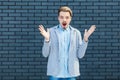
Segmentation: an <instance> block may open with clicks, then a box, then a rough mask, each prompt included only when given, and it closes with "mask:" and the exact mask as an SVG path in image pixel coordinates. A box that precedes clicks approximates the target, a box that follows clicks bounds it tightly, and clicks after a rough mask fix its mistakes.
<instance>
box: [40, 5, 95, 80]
mask: <svg viewBox="0 0 120 80" xmlns="http://www.w3.org/2000/svg"><path fill="white" fill-rule="evenodd" d="M72 15H73V14H72V10H71V9H70V8H69V7H67V6H63V7H60V9H59V10H58V21H59V24H58V25H56V26H54V27H52V28H50V29H47V31H45V29H44V27H43V26H42V25H40V26H39V30H40V33H41V34H42V36H43V37H44V45H43V48H42V54H43V56H44V57H48V64H47V75H48V76H49V79H50V80H76V77H77V76H79V75H80V71H79V60H78V59H80V58H82V57H84V55H85V51H86V49H87V45H88V38H89V36H90V35H91V34H92V33H93V32H94V30H95V28H96V27H95V25H92V26H91V27H90V29H89V30H85V33H84V37H83V40H82V37H81V33H80V31H79V30H77V29H76V28H74V27H72V26H71V25H70V22H71V19H72Z"/></svg>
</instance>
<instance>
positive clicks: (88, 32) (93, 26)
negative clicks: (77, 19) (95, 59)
mask: <svg viewBox="0 0 120 80" xmlns="http://www.w3.org/2000/svg"><path fill="white" fill-rule="evenodd" d="M95 29H96V26H95V25H92V26H91V27H90V29H89V30H87V29H85V33H84V40H85V41H88V38H89V36H90V35H91V34H92V33H93V32H94V31H95Z"/></svg>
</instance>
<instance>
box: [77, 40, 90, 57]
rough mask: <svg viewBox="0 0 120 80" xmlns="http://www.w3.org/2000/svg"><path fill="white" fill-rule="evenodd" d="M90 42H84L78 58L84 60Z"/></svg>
mask: <svg viewBox="0 0 120 80" xmlns="http://www.w3.org/2000/svg"><path fill="white" fill-rule="evenodd" d="M87 45H88V41H87V42H86V41H84V39H83V41H82V44H81V45H79V47H78V57H79V58H83V57H84V55H85V52H86V49H87Z"/></svg>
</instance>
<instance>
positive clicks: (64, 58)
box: [57, 25, 70, 78]
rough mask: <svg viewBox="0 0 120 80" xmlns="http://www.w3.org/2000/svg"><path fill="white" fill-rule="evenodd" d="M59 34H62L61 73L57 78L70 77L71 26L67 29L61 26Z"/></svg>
mask: <svg viewBox="0 0 120 80" xmlns="http://www.w3.org/2000/svg"><path fill="white" fill-rule="evenodd" d="M58 31H59V34H60V44H59V45H60V51H59V58H60V64H59V65H60V73H59V74H58V76H57V77H62V78H65V77H70V74H69V72H68V56H69V54H68V53H69V47H70V28H69V26H68V27H67V28H66V29H63V28H62V27H61V25H59V30H58Z"/></svg>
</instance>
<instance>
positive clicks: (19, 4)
mask: <svg viewBox="0 0 120 80" xmlns="http://www.w3.org/2000/svg"><path fill="white" fill-rule="evenodd" d="M62 5H67V6H69V7H70V8H71V9H72V10H73V13H74V16H73V20H72V22H71V25H72V26H73V27H76V28H77V29H79V30H80V31H81V32H82V35H83V32H84V29H85V28H87V29H88V28H89V27H90V25H92V24H95V25H96V26H97V29H96V31H95V33H94V34H93V35H92V36H91V37H90V39H89V45H88V48H87V51H86V55H85V57H84V58H83V59H81V60H80V70H81V76H80V77H78V78H77V79H78V80H79V79H80V80H119V79H120V14H119V13H120V0H66V1H65V0H0V80H47V79H48V77H47V76H46V64H47V59H46V58H43V56H42V54H41V49H42V45H43V37H42V36H41V35H40V34H39V31H38V25H39V24H43V25H44V26H45V27H46V28H48V27H52V26H54V25H57V24H58V21H57V10H58V8H59V7H60V6H62Z"/></svg>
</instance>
